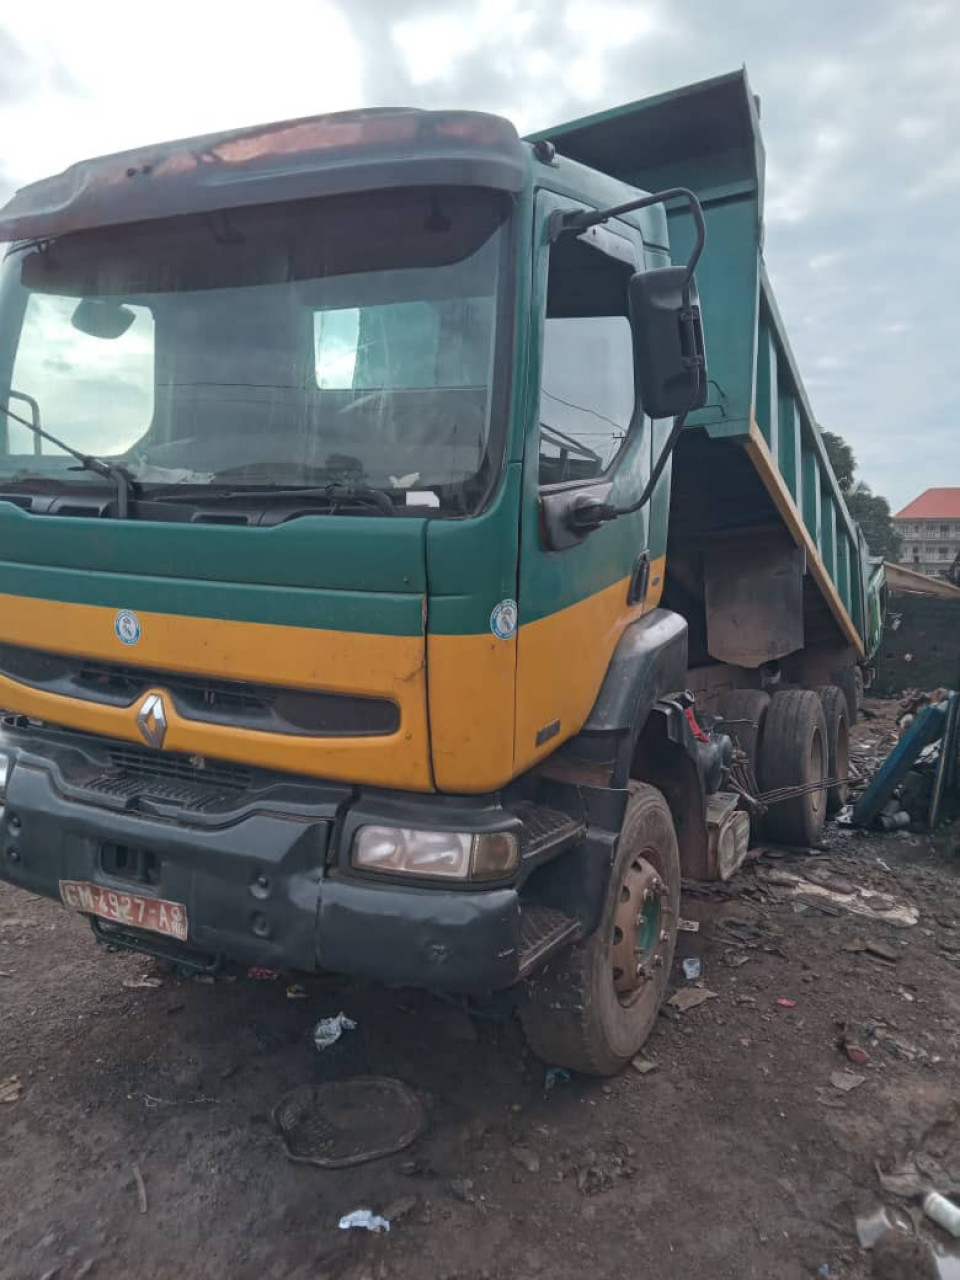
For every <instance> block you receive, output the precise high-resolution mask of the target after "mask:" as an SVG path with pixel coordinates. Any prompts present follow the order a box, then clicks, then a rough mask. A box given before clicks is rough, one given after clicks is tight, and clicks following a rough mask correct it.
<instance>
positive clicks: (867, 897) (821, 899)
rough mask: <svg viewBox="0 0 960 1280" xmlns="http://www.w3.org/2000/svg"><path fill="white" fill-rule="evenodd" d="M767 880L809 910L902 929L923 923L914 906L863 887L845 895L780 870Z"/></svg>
mask: <svg viewBox="0 0 960 1280" xmlns="http://www.w3.org/2000/svg"><path fill="white" fill-rule="evenodd" d="M763 880H764V881H765V882H766V883H767V884H771V885H777V886H780V887H782V888H787V889H789V891H790V893H789V896H790V897H793V898H795V899H796V900H797V901H798V902H800V903H804V904H806V905H807V906H812V907H826V908H828V909H829V908H836V909H837V910H838V911H846V912H849V913H850V914H851V915H856V916H866V917H867V918H868V919H871V920H878V921H881V922H882V923H884V924H892V925H895V926H896V927H897V928H899V929H910V928H912V927H913V926H914V925H915V924H916V923H917V921H918V920H919V919H920V912H919V911H918V910H917V908H916V907H915V906H913V905H912V904H911V903H909V902H906V901H904V900H903V899H900V898H895V897H894V896H893V895H892V894H889V893H881V892H880V890H878V889H867V888H864V887H863V886H862V885H853V884H844V886H843V888H844V890H849V892H841V891H840V890H839V889H836V888H828V887H827V885H826V884H818V883H817V882H816V881H814V880H809V879H807V878H806V877H804V876H798V875H794V873H793V872H792V871H782V870H780V869H779V868H777V869H775V870H774V871H768V872H767V873H766V874H765V875H764V877H763Z"/></svg>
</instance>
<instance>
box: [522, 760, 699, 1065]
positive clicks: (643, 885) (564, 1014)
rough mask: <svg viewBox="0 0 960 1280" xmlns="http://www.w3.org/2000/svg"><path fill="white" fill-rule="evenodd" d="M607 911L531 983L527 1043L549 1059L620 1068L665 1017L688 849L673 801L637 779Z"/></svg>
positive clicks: (558, 1062)
mask: <svg viewBox="0 0 960 1280" xmlns="http://www.w3.org/2000/svg"><path fill="white" fill-rule="evenodd" d="M630 791H631V795H630V799H629V801H628V803H627V810H626V813H625V815H624V820H623V826H622V828H621V832H620V839H619V842H618V844H617V856H616V859H615V862H614V866H613V869H612V871H611V875H610V884H609V888H608V890H607V898H606V902H605V904H604V909H603V916H602V918H601V922H600V925H599V926H598V928H597V929H596V931H595V932H594V933H593V934H592V935H591V936H590V937H589V938H588V939H587V940H586V941H585V942H583V943H580V944H578V945H577V946H574V947H571V948H570V949H569V950H568V951H566V952H565V953H563V954H562V955H560V956H558V957H557V958H556V959H555V960H553V961H551V962H550V963H549V964H548V965H546V966H545V968H544V969H542V970H541V971H540V972H539V973H537V974H535V975H534V976H533V978H531V979H530V982H529V983H528V994H529V999H528V1001H527V1002H526V1003H525V1004H522V1005H521V1006H520V1020H521V1022H522V1024H523V1030H524V1033H525V1035H526V1037H527V1043H528V1044H529V1045H530V1048H531V1049H532V1050H533V1052H534V1053H535V1054H536V1055H537V1057H538V1058H541V1059H543V1061H544V1062H547V1063H550V1064H553V1065H557V1066H563V1067H570V1068H571V1069H572V1070H574V1071H580V1072H583V1074H585V1075H593V1076H610V1075H615V1074H616V1073H617V1072H618V1071H620V1070H622V1069H623V1067H625V1066H626V1065H627V1063H628V1062H629V1061H630V1059H631V1058H633V1057H634V1056H635V1055H636V1054H637V1053H638V1052H639V1050H640V1049H641V1048H642V1046H643V1044H644V1042H645V1041H646V1039H647V1037H648V1036H649V1034H650V1032H651V1030H652V1028H653V1025H654V1023H655V1021H656V1017H657V1011H658V1009H659V1008H660V1002H661V1000H662V999H663V994H664V991H665V990H666V986H667V980H668V977H669V974H670V966H671V964H672V962H673V952H674V948H675V947H676V941H677V920H678V917H679V913H680V854H679V850H678V848H677V835H676V831H675V829H674V825H673V818H672V816H671V814H670V810H669V808H668V807H667V802H666V800H664V798H663V796H662V795H661V794H660V792H659V791H657V790H656V789H655V788H654V787H651V786H647V785H646V784H645V783H631V784H630Z"/></svg>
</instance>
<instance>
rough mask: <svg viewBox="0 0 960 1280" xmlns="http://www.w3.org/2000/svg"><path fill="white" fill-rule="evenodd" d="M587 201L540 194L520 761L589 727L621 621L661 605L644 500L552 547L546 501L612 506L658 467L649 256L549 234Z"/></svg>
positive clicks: (520, 657)
mask: <svg viewBox="0 0 960 1280" xmlns="http://www.w3.org/2000/svg"><path fill="white" fill-rule="evenodd" d="M582 207H584V206H582V205H579V204H577V203H576V202H574V201H571V200H570V199H568V198H565V197H562V196H558V195H556V194H554V193H551V192H541V193H540V196H539V199H538V204H537V216H536V220H535V237H536V247H535V254H534V263H535V267H534V288H533V304H532V305H533V307H534V320H533V324H532V331H533V341H532V343H531V349H532V359H531V362H530V369H531V373H530V376H531V378H532V379H533V380H534V382H535V385H534V386H533V387H532V388H531V399H532V400H533V402H534V403H538V404H539V413H538V414H535V415H533V416H534V418H535V420H534V421H533V422H532V423H531V425H530V429H529V430H528V434H527V440H526V447H525V454H524V479H523V485H524V489H523V505H522V515H521V540H520V541H521V552H520V573H519V590H518V596H519V598H518V604H519V622H520V625H519V633H518V649H517V716H516V740H515V746H514V753H515V771H516V772H518V773H519V772H521V771H522V770H523V769H525V768H529V767H530V766H531V765H532V764H534V763H535V762H536V761H537V760H539V759H542V758H543V757H545V756H547V755H549V754H550V753H551V752H553V751H555V750H556V748H557V747H558V746H559V745H560V743H562V742H563V741H565V740H566V739H567V738H570V737H572V736H573V735H574V734H575V733H576V732H577V731H578V730H579V729H580V728H581V727H582V725H583V723H584V721H585V719H586V717H587V715H588V714H589V712H590V709H591V708H592V706H593V704H594V701H595V700H596V696H597V693H598V691H599V689H600V685H601V683H602V680H603V677H604V674H605V672H606V670H607V666H608V663H609V661H610V658H611V656H612V654H613V651H614V649H615V648H616V645H617V641H618V640H619V639H620V636H621V635H622V633H623V631H624V628H625V627H626V626H627V625H628V624H629V623H630V622H632V621H633V620H635V619H636V618H638V617H640V616H641V615H642V613H643V612H644V611H645V610H646V609H647V608H649V607H652V594H651V592H650V588H649V583H650V564H649V557H648V554H647V552H648V546H647V509H646V508H644V509H643V510H641V511H639V512H636V513H634V514H633V515H629V516H622V517H620V518H618V519H616V520H612V521H610V522H608V523H606V524H603V525H602V526H601V527H600V528H598V529H596V530H594V531H593V532H591V533H589V534H587V535H586V536H585V537H583V538H582V540H580V541H579V542H577V543H575V544H574V545H570V546H567V547H565V548H564V549H562V550H552V549H550V547H549V546H548V545H547V542H546V539H545V534H544V529H543V520H542V511H541V498H542V497H543V495H545V494H549V493H552V492H557V491H559V490H561V489H569V490H577V489H579V488H584V489H588V488H595V487H596V485H597V484H598V482H599V483H603V484H607V483H608V484H609V486H610V488H609V500H610V501H612V502H613V503H615V504H625V503H628V502H629V501H630V500H631V499H632V498H636V497H637V496H638V495H639V493H640V491H641V489H642V487H643V484H644V482H645V480H646V478H647V476H648V474H649V466H650V447H651V445H650V423H649V421H648V420H645V419H644V417H643V414H642V413H641V411H640V408H639V404H638V398H637V389H636V378H635V375H634V361H633V339H632V334H631V329H630V322H629V311H628V284H629V280H630V277H631V275H632V274H633V272H634V271H636V270H637V269H638V266H639V265H640V264H641V263H642V262H643V245H642V240H641V236H640V233H639V231H637V230H636V229H635V228H633V227H629V226H627V225H626V224H624V223H620V222H611V223H609V224H607V225H606V226H604V227H599V228H594V229H592V230H591V231H590V232H587V233H585V234H584V235H582V236H579V237H574V236H566V237H563V238H561V239H560V240H558V241H556V242H555V243H553V244H550V243H549V236H548V231H547V224H548V220H549V217H550V214H551V212H553V210H555V209H561V210H567V209H573V208H582Z"/></svg>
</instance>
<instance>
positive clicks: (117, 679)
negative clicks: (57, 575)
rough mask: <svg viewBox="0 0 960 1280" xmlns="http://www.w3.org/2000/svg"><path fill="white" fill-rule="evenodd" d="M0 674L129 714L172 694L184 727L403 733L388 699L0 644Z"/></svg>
mask: <svg viewBox="0 0 960 1280" xmlns="http://www.w3.org/2000/svg"><path fill="white" fill-rule="evenodd" d="M0 674H2V675H5V676H7V677H8V679H11V680H16V681H17V682H18V683H20V684H27V685H30V686H31V687H33V688H36V689H43V690H44V691H46V692H48V693H56V694H59V695H61V696H62V697H67V698H81V699H83V700H85V701H88V702H98V703H106V704H108V705H110V706H117V707H129V706H132V705H133V704H134V703H135V702H136V701H137V700H138V699H139V698H141V697H143V695H144V694H145V693H147V692H148V690H150V689H156V688H161V689H164V690H165V691H166V692H168V693H169V695H170V697H171V698H172V700H173V704H174V706H175V707H176V709H177V711H178V712H179V713H180V715H181V716H183V718H184V719H185V720H196V721H201V722H205V723H207V724H221V725H228V726H230V727H233V728H237V729H258V730H261V731H264V732H267V733H281V734H298V735H301V736H304V737H382V736H385V735H387V734H391V733H396V731H397V730H398V729H399V727H400V710H399V708H398V707H397V704H396V703H395V702H391V701H390V700H389V699H387V698H364V697H356V696H354V695H352V694H342V693H325V692H319V691H316V690H312V689H290V688H286V687H284V686H282V685H268V684H253V683H249V682H247V681H243V680H216V679H209V678H207V677H205V676H191V675H184V674H183V673H182V672H179V671H160V670H154V669H153V668H151V667H136V666H127V665H126V664H125V663H120V662H100V661H97V660H95V659H90V658H74V657H69V656H67V655H63V654H55V653H46V652H44V651H42V650H38V649H28V648H24V647H21V646H18V645H10V644H0Z"/></svg>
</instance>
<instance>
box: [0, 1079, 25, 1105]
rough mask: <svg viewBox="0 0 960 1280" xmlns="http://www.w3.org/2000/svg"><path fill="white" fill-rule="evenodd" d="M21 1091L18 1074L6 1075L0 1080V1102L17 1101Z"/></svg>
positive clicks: (21, 1086)
mask: <svg viewBox="0 0 960 1280" xmlns="http://www.w3.org/2000/svg"><path fill="white" fill-rule="evenodd" d="M22 1092H23V1085H22V1084H21V1083H20V1077H19V1076H7V1078H6V1079H5V1080H0V1102H19V1101H20V1094H21V1093H22Z"/></svg>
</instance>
